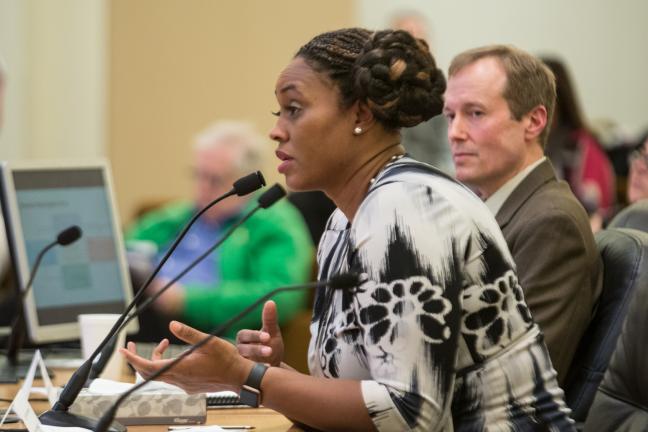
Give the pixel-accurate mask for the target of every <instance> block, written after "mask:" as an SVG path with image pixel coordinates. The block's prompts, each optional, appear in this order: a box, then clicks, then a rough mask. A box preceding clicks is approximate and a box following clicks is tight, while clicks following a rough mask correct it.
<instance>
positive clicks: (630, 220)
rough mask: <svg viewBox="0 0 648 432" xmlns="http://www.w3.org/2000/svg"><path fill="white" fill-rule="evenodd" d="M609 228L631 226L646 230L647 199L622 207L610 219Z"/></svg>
mask: <svg viewBox="0 0 648 432" xmlns="http://www.w3.org/2000/svg"><path fill="white" fill-rule="evenodd" d="M608 227H609V228H632V229H636V230H639V231H644V232H648V199H644V200H641V201H637V202H636V203H634V204H632V205H630V206H628V207H626V208H624V209H623V210H621V211H620V212H619V214H618V215H616V216H615V217H614V219H612V221H610V225H609V226H608Z"/></svg>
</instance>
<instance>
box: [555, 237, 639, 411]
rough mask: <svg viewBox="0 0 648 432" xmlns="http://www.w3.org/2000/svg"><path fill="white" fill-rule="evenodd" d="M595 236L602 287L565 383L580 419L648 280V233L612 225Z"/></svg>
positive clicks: (567, 400) (569, 399) (570, 401)
mask: <svg viewBox="0 0 648 432" xmlns="http://www.w3.org/2000/svg"><path fill="white" fill-rule="evenodd" d="M595 238H596V244H597V247H598V249H599V252H600V253H601V258H602V260H603V287H602V290H601V296H600V298H599V300H598V302H597V308H596V312H595V314H594V316H593V318H592V321H591V322H590V325H589V326H588V328H587V330H586V331H585V334H584V335H583V338H582V339H581V341H580V342H579V345H578V348H577V351H576V354H575V356H574V361H573V363H572V365H571V366H570V368H569V372H568V374H567V378H566V381H565V386H564V387H565V399H566V402H567V405H569V407H570V408H571V409H572V417H573V418H574V420H576V421H581V422H582V421H585V418H586V416H587V413H588V411H589V408H590V405H591V404H592V400H593V399H594V396H595V394H596V389H597V388H598V386H599V383H600V382H601V380H602V379H603V374H604V373H605V370H606V369H607V366H608V363H609V361H610V357H611V356H612V352H613V351H614V349H615V347H616V342H617V339H618V337H619V334H620V332H621V328H622V325H623V321H624V319H625V316H626V312H627V310H628V305H629V304H630V300H631V298H632V295H633V293H634V292H635V290H636V289H637V287H639V286H645V285H646V284H647V283H648V233H645V232H641V231H637V230H632V229H622V228H611V229H606V230H603V231H600V232H599V233H597V234H596V236H595Z"/></svg>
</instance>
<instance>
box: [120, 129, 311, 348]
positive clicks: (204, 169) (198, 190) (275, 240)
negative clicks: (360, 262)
mask: <svg viewBox="0 0 648 432" xmlns="http://www.w3.org/2000/svg"><path fill="white" fill-rule="evenodd" d="M265 145H266V144H265V140H264V139H263V138H262V137H260V136H259V135H258V134H257V133H256V132H255V131H254V130H253V128H252V127H251V126H250V125H248V124H245V123H239V122H219V123H216V124H214V125H212V126H210V127H209V128H207V129H206V130H205V131H203V132H202V133H200V134H199V135H198V137H197V138H196V142H195V147H194V157H193V163H194V168H193V177H194V184H195V192H194V199H193V201H192V202H176V203H172V204H171V205H168V206H165V207H164V208H162V209H159V210H155V211H152V212H150V213H148V214H146V215H144V216H143V217H142V218H141V219H139V220H138V221H136V222H135V224H134V225H133V226H131V227H130V229H128V231H127V232H126V236H125V237H126V241H127V247H128V248H129V249H130V250H131V251H133V250H135V251H146V250H151V252H149V257H150V260H151V261H150V263H149V264H150V265H149V267H152V266H153V265H154V264H156V263H157V262H158V261H159V260H160V259H161V257H162V256H163V254H164V253H165V252H166V251H167V249H168V248H169V246H170V245H171V243H172V242H173V240H174V239H175V238H176V236H177V235H178V234H179V233H180V231H181V229H182V228H183V227H184V226H185V224H186V223H187V222H188V221H189V219H190V218H191V217H192V216H193V215H194V214H195V213H196V212H197V211H198V210H199V209H201V208H203V207H204V206H206V205H207V204H208V203H210V202H211V201H212V200H213V199H215V198H217V197H218V196H220V195H222V194H224V193H226V192H228V191H229V190H230V189H231V188H232V184H233V183H234V182H235V181H236V180H237V179H238V178H240V177H242V176H244V175H246V174H249V173H250V172H253V171H255V170H257V169H258V168H259V167H260V166H261V163H262V154H263V146H265ZM255 196H256V195H254V194H251V195H248V196H245V197H238V196H233V197H229V198H227V199H225V200H223V201H221V202H220V203H218V204H216V205H215V206H213V207H212V208H211V209H210V210H208V211H207V212H206V213H205V214H203V215H202V216H201V218H200V219H198V221H197V222H196V223H195V224H194V225H193V226H192V228H191V229H190V230H189V232H188V233H187V236H186V237H185V238H184V239H183V240H182V242H181V243H180V244H179V246H178V248H177V249H176V250H175V252H174V253H173V254H172V255H171V257H170V258H169V260H168V261H167V262H166V263H165V265H164V266H163V267H162V269H161V271H160V273H159V275H158V277H157V278H156V279H155V280H154V282H153V284H152V285H151V287H150V289H149V294H150V295H153V294H154V293H155V292H157V290H159V289H160V288H161V287H162V286H164V285H165V284H166V283H167V282H168V281H169V280H170V279H172V278H173V277H175V276H176V275H177V274H178V273H180V272H181V271H182V270H183V269H184V268H186V267H187V265H189V263H191V262H192V261H193V260H194V259H196V258H197V257H198V256H199V255H200V254H202V253H203V252H204V251H206V250H207V249H209V247H210V246H211V245H212V244H213V243H215V242H216V241H217V240H218V239H219V238H220V237H221V236H222V235H223V234H224V233H225V232H226V231H227V230H228V229H229V227H230V226H231V225H232V224H233V223H234V222H236V221H237V220H238V219H239V218H240V217H241V216H242V215H243V214H244V213H246V212H247V211H248V210H251V209H252V208H253V207H254V206H255V205H256V199H255ZM150 246H152V247H150ZM132 256H133V255H132V254H131V257H132ZM312 256H313V248H312V245H311V242H310V239H309V234H308V231H307V229H306V226H305V224H304V221H303V220H302V218H301V216H300V215H299V213H298V212H297V210H296V209H295V208H294V207H293V206H292V205H291V204H290V203H289V202H288V201H287V200H282V201H280V202H278V203H276V204H275V205H273V206H272V207H270V208H268V209H263V210H260V211H258V212H257V213H256V214H255V215H254V216H252V217H251V218H250V219H249V220H247V221H246V222H245V223H244V224H243V225H242V226H241V227H239V228H238V229H237V230H236V231H234V233H233V235H232V236H231V237H230V238H229V239H227V240H226V241H225V242H224V243H223V244H222V246H221V247H220V248H219V249H217V250H216V251H215V252H213V253H212V254H211V255H209V256H208V257H207V259H205V260H203V261H202V262H201V263H200V264H198V265H197V266H196V267H195V268H194V269H192V270H191V271H190V272H189V273H188V274H186V275H185V276H184V277H183V278H182V279H180V281H179V282H178V283H176V284H174V285H173V286H171V288H170V289H169V290H168V291H167V292H166V293H165V294H164V295H162V296H161V297H160V298H159V299H158V300H157V301H156V302H155V303H153V306H154V307H155V308H157V310H158V312H161V313H162V314H163V315H165V316H167V317H170V318H176V319H182V320H185V321H186V322H188V323H191V324H192V325H194V326H196V327H198V328H200V329H203V330H205V331H208V330H211V329H212V328H213V327H216V326H217V325H220V324H221V323H223V322H224V321H226V320H227V319H229V318H231V317H232V316H234V315H235V314H237V313H238V312H240V311H241V310H242V309H243V308H244V307H245V306H247V305H248V304H250V303H251V302H252V301H253V300H255V299H257V298H258V297H261V296H262V295H264V294H266V293H267V292H268V291H270V290H272V289H273V288H275V287H279V286H283V285H289V284H294V283H301V282H305V281H306V280H307V279H308V277H309V275H310V269H311V263H312ZM131 260H133V259H132V258H131ZM140 260H141V257H140ZM304 299H305V294H304V293H303V292H291V293H282V294H280V295H278V296H277V298H276V301H277V304H278V305H279V308H280V310H281V312H282V319H283V320H289V319H290V318H291V317H292V316H293V315H294V314H295V313H296V312H298V311H299V310H301V309H302V308H303V307H304V304H303V303H304ZM282 322H283V321H282ZM255 326H260V320H259V318H258V316H255V315H250V316H249V317H248V319H247V320H244V321H243V322H241V323H240V324H239V326H238V328H242V327H255ZM238 328H237V327H234V328H232V329H231V330H230V331H229V333H228V334H229V335H230V336H233V335H235V334H236V331H237V329H238ZM156 340H159V339H156Z"/></svg>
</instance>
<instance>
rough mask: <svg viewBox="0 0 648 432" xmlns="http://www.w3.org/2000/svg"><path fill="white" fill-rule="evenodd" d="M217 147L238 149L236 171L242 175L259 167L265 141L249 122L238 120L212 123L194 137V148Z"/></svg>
mask: <svg viewBox="0 0 648 432" xmlns="http://www.w3.org/2000/svg"><path fill="white" fill-rule="evenodd" d="M219 147H230V148H235V149H236V150H237V151H239V155H240V157H239V158H237V165H238V166H237V167H236V171H237V173H238V174H241V175H242V174H248V173H249V172H252V171H255V170H258V169H260V168H261V165H262V163H263V156H264V150H265V148H266V142H265V140H264V139H263V137H262V136H261V135H259V133H257V132H256V130H255V129H254V127H253V126H252V125H251V124H249V123H245V122H238V121H219V122H216V123H213V124H212V125H211V126H209V127H207V128H206V129H204V130H203V131H202V132H200V133H199V134H198V135H196V137H195V140H194V149H195V150H202V149H211V148H219Z"/></svg>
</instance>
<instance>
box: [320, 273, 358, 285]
mask: <svg viewBox="0 0 648 432" xmlns="http://www.w3.org/2000/svg"><path fill="white" fill-rule="evenodd" d="M358 285H360V275H359V274H358V273H340V274H336V275H335V276H332V277H331V278H329V280H328V286H330V287H331V288H333V289H347V288H353V287H355V286H358Z"/></svg>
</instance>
